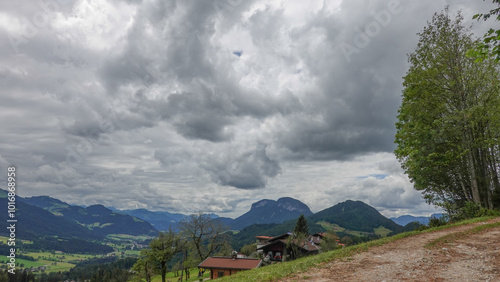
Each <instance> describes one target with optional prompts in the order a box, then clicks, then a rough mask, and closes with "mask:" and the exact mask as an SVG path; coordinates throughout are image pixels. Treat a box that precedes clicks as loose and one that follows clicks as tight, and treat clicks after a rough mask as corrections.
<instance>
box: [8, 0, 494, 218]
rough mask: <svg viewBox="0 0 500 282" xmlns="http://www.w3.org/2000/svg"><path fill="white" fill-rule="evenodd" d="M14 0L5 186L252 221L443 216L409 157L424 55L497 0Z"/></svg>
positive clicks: (479, 31)
mask: <svg viewBox="0 0 500 282" xmlns="http://www.w3.org/2000/svg"><path fill="white" fill-rule="evenodd" d="M34 3H35V2H33V1H28V0H24V1H15V2H12V1H2V2H1V3H0V47H1V48H0V120H2V122H1V123H0V134H1V135H0V136H1V138H0V171H3V173H0V187H6V185H7V168H8V167H9V166H15V167H16V169H17V175H16V176H17V179H16V180H17V193H18V195H20V196H23V197H29V196H39V195H48V196H51V197H55V198H58V199H60V200H63V201H65V202H68V203H70V204H78V205H93V204H103V205H105V206H110V207H111V206H112V207H115V208H118V209H136V208H147V209H149V210H165V211H169V212H180V213H186V214H190V213H196V212H207V213H216V214H218V215H220V216H227V217H233V218H234V217H237V216H239V215H241V214H243V213H245V212H247V211H248V210H249V209H250V206H251V204H252V203H254V202H256V201H258V200H261V199H274V200H276V199H278V198H281V197H293V198H296V199H298V200H301V201H302V202H304V203H305V204H307V205H308V206H309V207H310V208H311V210H312V211H313V212H318V211H320V210H323V209H325V208H328V207H330V206H333V205H335V204H337V203H339V202H343V201H345V200H349V199H350V200H360V201H363V202H365V203H367V204H369V205H371V206H373V207H375V208H376V209H378V210H379V211H380V212H381V213H382V214H383V215H385V216H388V217H392V216H399V215H404V214H412V215H419V216H420V215H424V216H428V215H430V214H431V213H434V212H438V211H439V210H437V209H436V208H435V207H433V206H430V205H428V204H426V203H425V201H424V200H423V199H422V196H421V194H420V193H419V192H418V191H416V190H414V189H413V186H412V184H411V183H410V181H409V179H408V177H407V176H406V175H405V174H404V172H403V170H402V169H401V167H400V164H399V162H398V161H397V160H396V157H395V156H394V153H393V151H394V149H395V144H394V135H395V133H396V128H395V125H394V124H395V122H396V119H397V110H398V108H399V106H400V104H401V91H402V89H403V86H402V77H403V76H404V75H405V73H406V71H407V70H408V68H409V65H408V62H407V54H409V53H411V52H412V51H414V50H415V48H416V46H417V43H418V35H417V33H418V32H419V31H421V30H422V29H423V28H424V27H425V26H426V23H427V21H429V20H430V19H431V18H432V15H433V14H434V13H436V12H438V13H439V12H441V11H443V10H444V9H445V7H446V6H449V8H448V13H449V14H450V15H452V16H454V15H455V14H456V13H457V11H459V10H460V11H461V13H462V15H463V16H464V22H465V24H466V25H467V26H470V25H472V29H471V31H472V32H474V33H475V34H476V35H477V36H478V37H480V36H482V35H483V34H484V32H485V31H486V30H487V29H488V28H490V27H492V26H493V25H495V24H497V23H495V22H493V21H487V22H482V21H481V22H477V21H475V20H472V16H473V15H474V14H476V13H479V12H488V11H489V10H490V9H492V8H494V7H495V5H493V4H492V3H491V1H480V0H477V1H466V0H463V1H460V0H459V1H451V0H450V1H444V0H437V1H436V0H423V1H398V0H391V1H382V0H364V1H362V0H349V1H347V0H345V1H342V0H332V1H328V0H325V1H312V0H311V1H257V0H255V1H250V0H248V1H247V0H210V1H209V0H207V1H194V0H191V1H165V0H99V1H91V0H41V1H36V4H34Z"/></svg>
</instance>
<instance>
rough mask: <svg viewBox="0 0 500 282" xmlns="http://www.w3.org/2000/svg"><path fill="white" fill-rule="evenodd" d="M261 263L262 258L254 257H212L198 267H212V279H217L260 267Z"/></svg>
mask: <svg viewBox="0 0 500 282" xmlns="http://www.w3.org/2000/svg"><path fill="white" fill-rule="evenodd" d="M261 264H262V260H260V259H254V258H241V257H238V256H233V257H211V258H207V259H206V260H204V261H203V262H201V263H200V264H199V265H198V268H199V269H210V279H217V278H221V277H224V276H229V275H233V274H235V273H237V272H240V271H243V270H250V269H254V268H258V267H260V266H261Z"/></svg>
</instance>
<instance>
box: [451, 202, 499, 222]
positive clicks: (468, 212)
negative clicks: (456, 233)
mask: <svg viewBox="0 0 500 282" xmlns="http://www.w3.org/2000/svg"><path fill="white" fill-rule="evenodd" d="M448 209H449V210H451V211H453V213H451V214H449V217H450V218H451V219H452V220H455V221H457V220H464V219H469V218H475V217H484V216H500V212H499V211H495V210H491V209H487V208H485V207H481V206H480V205H478V204H476V203H474V202H466V203H465V205H463V206H460V207H453V208H448Z"/></svg>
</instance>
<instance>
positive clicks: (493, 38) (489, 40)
mask: <svg viewBox="0 0 500 282" xmlns="http://www.w3.org/2000/svg"><path fill="white" fill-rule="evenodd" d="M493 3H496V4H497V5H499V6H500V0H493ZM491 16H495V20H497V21H498V20H500V7H499V8H495V9H492V10H490V12H488V13H486V14H476V15H474V16H473V17H472V18H473V19H477V20H478V21H479V20H481V19H483V20H485V21H486V20H488V19H489V18H490V17H491ZM467 55H468V56H471V57H474V58H476V62H482V61H483V60H485V59H488V58H494V59H495V61H496V62H498V61H500V29H493V28H490V29H489V30H488V31H487V32H486V33H485V34H484V36H483V40H482V41H481V42H478V43H477V45H476V46H475V47H474V48H472V49H470V50H469V51H468V52H467Z"/></svg>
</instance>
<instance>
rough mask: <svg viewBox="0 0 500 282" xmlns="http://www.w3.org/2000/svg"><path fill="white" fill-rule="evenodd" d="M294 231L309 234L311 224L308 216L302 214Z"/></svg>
mask: <svg viewBox="0 0 500 282" xmlns="http://www.w3.org/2000/svg"><path fill="white" fill-rule="evenodd" d="M293 233H295V234H297V235H298V234H302V235H309V226H308V225H307V220H306V217H305V216H304V215H303V214H301V215H300V216H299V218H298V219H297V224H296V225H295V229H293Z"/></svg>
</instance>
